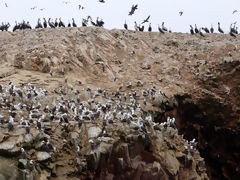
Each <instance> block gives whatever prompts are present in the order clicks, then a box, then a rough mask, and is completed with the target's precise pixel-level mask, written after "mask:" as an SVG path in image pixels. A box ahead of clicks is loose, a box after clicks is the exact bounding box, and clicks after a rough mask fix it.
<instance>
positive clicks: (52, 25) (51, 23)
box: [48, 18, 55, 28]
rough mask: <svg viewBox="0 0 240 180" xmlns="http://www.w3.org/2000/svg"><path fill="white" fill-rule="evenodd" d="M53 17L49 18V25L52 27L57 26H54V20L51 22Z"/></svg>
mask: <svg viewBox="0 0 240 180" xmlns="http://www.w3.org/2000/svg"><path fill="white" fill-rule="evenodd" d="M50 20H51V18H49V19H48V25H49V26H50V27H51V28H55V26H54V23H53V22H50Z"/></svg>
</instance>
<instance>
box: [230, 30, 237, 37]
mask: <svg viewBox="0 0 240 180" xmlns="http://www.w3.org/2000/svg"><path fill="white" fill-rule="evenodd" d="M229 34H230V36H232V37H237V36H236V35H235V34H234V32H232V31H230V32H229Z"/></svg>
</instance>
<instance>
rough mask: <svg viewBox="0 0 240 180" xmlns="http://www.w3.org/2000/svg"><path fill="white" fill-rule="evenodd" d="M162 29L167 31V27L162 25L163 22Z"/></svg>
mask: <svg viewBox="0 0 240 180" xmlns="http://www.w3.org/2000/svg"><path fill="white" fill-rule="evenodd" d="M162 30H164V31H168V29H167V28H166V27H165V26H164V22H162Z"/></svg>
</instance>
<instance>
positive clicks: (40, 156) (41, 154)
mask: <svg viewBox="0 0 240 180" xmlns="http://www.w3.org/2000/svg"><path fill="white" fill-rule="evenodd" d="M50 159H51V155H50V154H49V153H47V152H37V160H38V161H40V162H41V161H46V160H50Z"/></svg>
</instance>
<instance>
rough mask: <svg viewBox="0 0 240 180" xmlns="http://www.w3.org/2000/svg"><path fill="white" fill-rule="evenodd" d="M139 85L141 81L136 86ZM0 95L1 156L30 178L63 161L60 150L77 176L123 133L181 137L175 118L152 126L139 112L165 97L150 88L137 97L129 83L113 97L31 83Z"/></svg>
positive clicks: (191, 148)
mask: <svg viewBox="0 0 240 180" xmlns="http://www.w3.org/2000/svg"><path fill="white" fill-rule="evenodd" d="M141 85H142V82H141V81H139V82H137V84H136V85H135V87H141ZM123 89H125V90H123ZM127 92H129V93H127ZM0 93H1V94H0V108H1V111H0V134H1V142H0V153H1V154H5V155H9V156H11V157H16V158H18V159H19V160H18V167H19V168H20V169H21V171H23V173H24V176H26V177H29V178H31V177H32V178H33V177H35V176H36V174H37V172H38V173H39V172H41V169H46V168H47V169H49V168H50V169H51V167H49V164H48V165H45V166H43V164H42V163H43V162H48V161H57V160H58V159H61V155H60V154H61V153H63V152H64V151H67V152H68V153H67V154H69V155H71V159H72V160H73V163H72V164H71V167H72V169H73V170H74V171H75V173H79V174H81V173H83V172H85V171H86V170H87V169H89V163H90V162H89V160H88V157H89V154H93V155H94V157H95V159H97V158H99V154H100V152H102V151H103V149H104V148H106V147H109V146H107V144H112V143H113V142H116V141H118V140H119V139H120V134H122V133H124V134H125V136H126V137H127V136H129V135H130V134H135V135H136V136H137V137H139V136H140V137H141V138H143V139H149V138H150V137H151V136H152V135H153V134H157V136H161V137H162V136H163V137H164V136H166V137H168V136H170V137H171V138H172V139H175V138H178V137H179V136H178V131H177V128H176V123H175V119H174V118H170V117H168V118H167V119H166V122H163V123H155V122H154V119H153V117H152V116H151V114H149V113H147V112H145V111H144V110H143V109H142V106H146V105H147V104H148V103H149V102H150V101H151V100H153V99H156V98H158V99H164V98H167V97H166V95H165V94H164V93H163V92H161V91H159V90H157V89H156V88H155V87H154V86H153V87H152V88H149V89H145V90H142V93H141V94H138V93H136V91H135V90H134V85H132V84H131V83H129V85H127V86H126V87H123V85H121V86H120V87H119V88H118V89H117V90H116V91H114V92H112V93H111V92H108V91H107V90H105V89H101V88H97V89H95V90H93V89H91V88H90V87H87V88H85V89H82V90H81V91H79V90H76V89H72V88H67V87H64V86H62V87H60V88H59V89H56V90H54V93H52V94H51V93H50V92H48V91H47V90H45V89H42V88H39V89H38V88H37V87H36V86H34V85H33V84H30V83H29V84H21V85H19V87H17V86H15V85H14V84H13V83H12V82H10V83H9V85H7V86H6V87H3V86H2V85H1V86H0ZM163 137H162V138H163ZM177 141H178V140H177ZM184 142H185V143H184V145H185V146H182V147H184V149H181V148H180V149H181V150H179V151H182V153H183V154H184V156H186V158H188V159H191V158H192V157H194V154H196V144H197V143H196V142H195V140H193V141H191V142H187V141H185V140H184ZM170 146H171V147H172V148H173V146H177V145H174V144H171V145H170ZM94 163H96V164H97V161H96V160H95V161H94ZM90 164H91V163H90ZM52 174H53V172H52ZM86 176H88V175H86Z"/></svg>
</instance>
